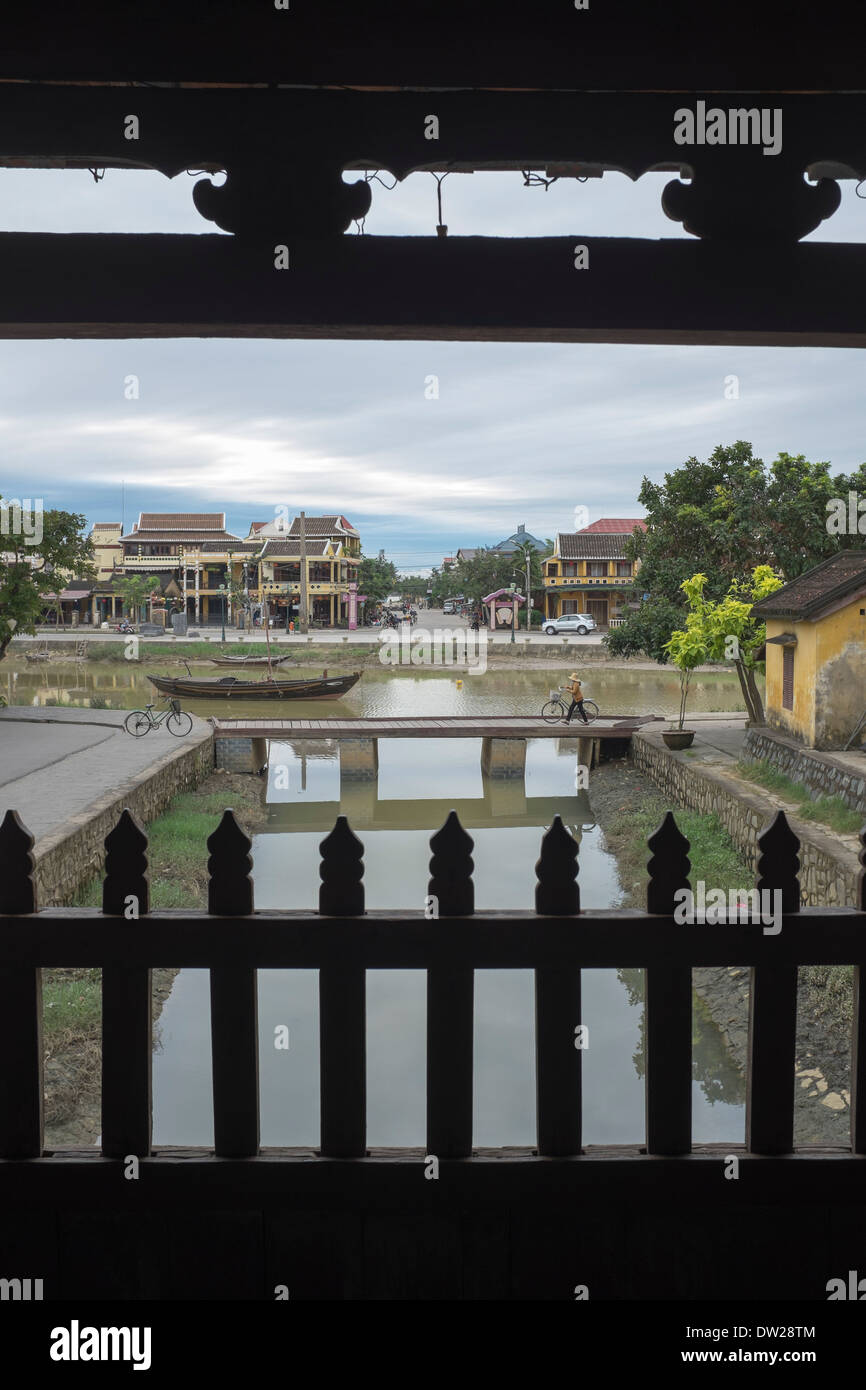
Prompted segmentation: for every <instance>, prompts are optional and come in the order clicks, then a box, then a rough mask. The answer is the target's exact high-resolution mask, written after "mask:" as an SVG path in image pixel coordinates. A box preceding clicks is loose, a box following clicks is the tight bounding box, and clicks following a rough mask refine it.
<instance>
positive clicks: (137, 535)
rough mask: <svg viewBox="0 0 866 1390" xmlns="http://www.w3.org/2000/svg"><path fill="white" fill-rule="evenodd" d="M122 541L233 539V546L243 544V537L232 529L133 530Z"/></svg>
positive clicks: (180, 542)
mask: <svg viewBox="0 0 866 1390" xmlns="http://www.w3.org/2000/svg"><path fill="white" fill-rule="evenodd" d="M120 539H121V541H125V542H128V543H129V544H130V545H134V544H138V542H139V541H142V542H153V543H154V544H158V545H198V544H200V543H201V542H203V541H212V542H213V541H231V543H232V546H233V547H234V545H235V544H238V545H241V544H242V543H243V537H241V536H234V535H232V533H231V532H230V531H169V530H165V531H131V532H130V533H129V535H128V536H121V538H120Z"/></svg>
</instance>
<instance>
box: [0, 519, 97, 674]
mask: <svg viewBox="0 0 866 1390" xmlns="http://www.w3.org/2000/svg"><path fill="white" fill-rule="evenodd" d="M10 512H11V508H10V509H9V511H6V512H4V516H8V515H9V514H10ZM41 519H42V539H41V541H39V543H38V544H37V545H26V544H25V537H24V536H23V535H17V534H12V533H11V528H10V527H9V526H8V525H7V526H4V533H3V534H2V536H0V658H2V657H3V655H4V654H5V652H6V648H7V647H8V646H9V643H10V642H11V641H12V638H13V637H14V636H15V635H16V634H17V633H22V632H26V633H30V634H34V633H35V632H36V625H37V623H38V621H39V619H40V617H41V616H42V612H43V610H44V608H45V606H46V603H48V602H50V600H49V599H48V598H47V597H46V595H48V594H49V593H52V592H57V591H58V590H59V589H61V588H63V585H64V583H65V578H64V576H65V577H74V578H76V579H93V578H95V575H96V569H95V567H94V564H93V546H92V545H91V543H90V541H89V540H88V539H87V538H86V537H85V536H83V535H82V531H83V529H84V527H85V525H86V524H87V518H86V517H84V516H82V515H80V514H79V513H77V512H64V511H56V510H52V511H47V512H43V513H42V518H41Z"/></svg>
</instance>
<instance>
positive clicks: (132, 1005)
mask: <svg viewBox="0 0 866 1390" xmlns="http://www.w3.org/2000/svg"><path fill="white" fill-rule="evenodd" d="M149 891H150V885H149V881H148V869H147V836H146V834H145V833H144V830H143V829H142V827H141V825H139V823H138V821H137V820H136V818H135V816H134V815H133V814H132V812H131V811H130V810H129V809H128V808H127V809H126V810H124V812H123V814H122V815H121V817H120V820H119V821H118V822H117V825H116V826H115V827H114V829H113V830H112V831H111V833H110V834H109V835H107V836H106V838H105V881H104V883H103V885H102V911H103V914H104V915H105V916H114V917H120V918H122V921H121V922H120V923H118V930H119V931H124V932H134V931H135V930H136V924H137V922H138V920H139V918H140V917H143V916H145V915H146V914H147V913H148V911H149V908H150V898H149ZM151 976H152V971H151V969H150V968H149V967H147V966H142V965H106V966H104V967H103V971H102V1152H103V1155H104V1156H105V1157H106V1158H123V1157H124V1156H125V1155H126V1154H138V1156H139V1157H144V1156H145V1155H147V1154H149V1153H150V1144H151V1117H152V1106H151V1056H152V1052H153V1025H152V1010H151Z"/></svg>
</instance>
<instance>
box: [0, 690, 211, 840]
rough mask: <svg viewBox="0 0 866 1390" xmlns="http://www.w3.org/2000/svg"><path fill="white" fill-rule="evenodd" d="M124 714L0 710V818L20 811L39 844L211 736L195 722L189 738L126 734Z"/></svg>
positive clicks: (203, 725)
mask: <svg viewBox="0 0 866 1390" xmlns="http://www.w3.org/2000/svg"><path fill="white" fill-rule="evenodd" d="M126 713H127V711H126V710H94V711H92V712H91V711H90V710H60V709H35V708H30V707H24V708H21V707H18V706H15V707H13V708H11V709H4V710H0V819H2V817H3V816H4V815H5V814H6V811H7V810H14V811H17V812H18V814H19V815H20V817H21V819H22V821H23V822H24V824H25V825H26V826H27V829H28V830H29V831H30V833H31V835H33V836H34V837H35V838H36V840H37V842H38V841H39V840H41V839H43V838H44V837H45V836H46V835H49V834H53V833H54V832H56V831H58V830H59V829H60V828H61V827H62V826H63V825H64V824H65V823H66V822H67V821H69V820H71V818H72V817H74V816H78V815H80V814H81V813H82V812H85V811H86V810H87V808H88V807H89V806H90V805H91V804H92V803H93V802H95V801H98V800H100V799H101V798H102V797H104V796H106V795H109V794H115V795H117V794H119V793H120V792H122V790H123V788H124V786H125V785H126V784H127V783H128V782H129V781H130V779H132V778H134V777H136V776H137V775H139V774H140V773H142V772H146V771H147V769H148V768H150V767H154V766H155V765H156V764H157V763H158V762H160V760H161V759H163V758H165V757H166V756H167V755H170V754H172V753H176V752H178V751H180V750H181V749H184V748H188V747H189V745H190V743H192V742H196V741H201V740H202V739H204V738H209V737H210V733H211V730H210V725H209V724H207V723H205V721H204V720H203V719H194V720H193V729H192V733H191V734H189V735H188V737H187V738H182V739H180V738H174V737H173V736H172V735H171V734H169V733H167V732H166V730H165V729H159V730H156V731H154V732H153V733H150V734H148V735H147V736H146V737H145V738H141V739H136V738H132V737H130V735H129V734H127V733H126V732H125V730H124V728H123V720H124V717H125V715H126Z"/></svg>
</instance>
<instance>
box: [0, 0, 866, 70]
mask: <svg viewBox="0 0 866 1390" xmlns="http://www.w3.org/2000/svg"><path fill="white" fill-rule="evenodd" d="M135 14H136V22H135V23H134V24H128V25H124V24H119V23H118V18H117V6H116V4H115V3H113V0H77V3H76V4H74V5H70V4H69V3H68V0H44V3H42V4H40V5H38V6H33V5H30V6H28V5H24V4H21V5H18V6H14V7H13V6H8V7H7V10H6V12H5V13H4V32H3V49H2V55H0V77H5V78H15V79H28V78H30V79H32V78H34V77H42V78H50V79H53V80H64V79H66V80H68V79H70V78H75V79H78V80H87V81H95V80H111V79H114V80H127V81H133V80H134V81H141V82H150V83H153V82H170V81H199V82H203V81H211V82H252V81H259V82H286V83H336V84H358V83H367V84H370V85H386V84H397V85H405V86H409V85H412V86H434V87H436V86H439V87H441V86H448V85H455V86H456V85H460V86H466V85H489V86H503V85H513V86H521V87H526V86H539V87H547V88H556V87H570V86H581V85H584V86H586V87H588V88H607V89H611V88H617V87H619V88H622V87H637V88H643V89H647V88H656V89H659V88H664V87H671V88H674V87H680V88H682V87H684V86H690V85H691V84H695V83H696V84H699V85H702V86H704V87H707V88H710V89H716V90H718V89H720V88H730V87H734V88H736V87H741V88H743V89H757V88H760V87H761V86H765V87H766V88H768V89H771V90H772V89H779V88H780V87H785V86H791V85H792V86H794V87H795V88H801V89H807V90H814V89H816V88H819V87H830V86H833V85H838V86H839V87H840V88H843V89H845V88H847V89H852V88H856V87H858V86H861V85H862V78H863V68H862V61H861V57H860V52H859V46H858V44H857V42H856V41H855V39H856V34H857V20H858V18H859V16H858V14H857V10H856V7H855V6H854V5H853V4H852V3H850V0H848V3H840V0H827V3H825V4H824V5H822V6H820V8H816V7H815V5H814V4H813V3H812V0H785V3H782V0H762V3H761V4H760V5H759V6H756V5H755V4H754V3H752V0H729V3H728V4H727V5H726V7H725V10H724V13H723V14H722V15H721V16H720V15H718V14H717V13H716V12H715V11H712V10H710V11H708V10H706V8H705V7H701V6H697V5H695V3H694V0H666V3H665V4H663V5H659V4H651V3H648V0H616V3H615V4H612V3H604V0H591V4H587V6H586V8H584V9H580V10H579V9H577V8H576V6H575V5H574V4H572V3H571V0H534V3H533V5H532V8H531V10H528V9H527V7H526V6H525V5H524V4H521V3H518V2H517V0H473V3H472V4H471V5H467V4H466V3H465V0H437V4H436V7H435V10H434V11H429V10H428V9H426V8H425V7H423V6H419V5H417V4H407V3H406V0H365V3H364V4H363V5H356V4H350V3H348V0H344V2H343V3H341V4H338V5H336V6H334V5H327V6H322V5H320V4H316V3H315V0H287V3H286V5H285V8H282V9H277V8H276V6H275V4H274V3H273V0H269V3H263V4H260V5H252V4H250V3H249V0H209V4H208V6H207V11H206V18H204V19H203V12H202V8H201V5H200V4H199V3H196V0H173V3H172V4H171V5H170V6H167V5H165V4H164V3H160V0H141V3H139V4H138V5H137V6H136V11H135Z"/></svg>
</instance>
